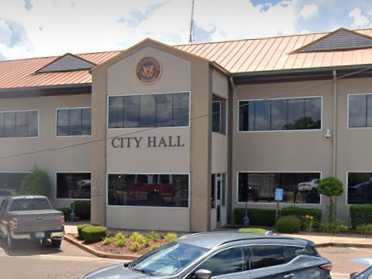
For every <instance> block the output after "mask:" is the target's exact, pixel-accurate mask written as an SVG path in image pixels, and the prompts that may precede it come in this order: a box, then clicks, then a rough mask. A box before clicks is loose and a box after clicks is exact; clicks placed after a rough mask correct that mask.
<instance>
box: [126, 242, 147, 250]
mask: <svg viewBox="0 0 372 279" xmlns="http://www.w3.org/2000/svg"><path fill="white" fill-rule="evenodd" d="M144 247H145V246H144V245H141V244H140V243H137V242H131V243H130V244H129V247H128V250H129V251H131V252H138V251H139V250H142V249H143V248H144Z"/></svg>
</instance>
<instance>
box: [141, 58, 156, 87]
mask: <svg viewBox="0 0 372 279" xmlns="http://www.w3.org/2000/svg"><path fill="white" fill-rule="evenodd" d="M136 73H137V78H138V79H139V80H140V81H143V82H153V81H155V80H157V79H158V78H159V76H160V64H159V62H158V61H157V60H156V59H155V58H153V57H144V58H142V59H141V60H140V61H139V62H138V64H137V69H136Z"/></svg>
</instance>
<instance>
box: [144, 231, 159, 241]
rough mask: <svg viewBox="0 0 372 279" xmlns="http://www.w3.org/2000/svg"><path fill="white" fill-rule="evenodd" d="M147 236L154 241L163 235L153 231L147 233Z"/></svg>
mask: <svg viewBox="0 0 372 279" xmlns="http://www.w3.org/2000/svg"><path fill="white" fill-rule="evenodd" d="M147 238H148V239H149V240H152V241H158V240H160V239H161V236H160V234H159V233H158V232H155V231H152V232H150V233H149V234H148V235H147Z"/></svg>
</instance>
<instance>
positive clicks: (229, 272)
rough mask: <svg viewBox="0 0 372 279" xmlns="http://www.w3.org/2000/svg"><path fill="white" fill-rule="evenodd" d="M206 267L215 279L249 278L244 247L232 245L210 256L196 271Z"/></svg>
mask: <svg viewBox="0 0 372 279" xmlns="http://www.w3.org/2000/svg"><path fill="white" fill-rule="evenodd" d="M200 269H205V270H209V271H210V272H211V273H212V278H213V279H225V278H226V279H234V278H239V279H240V278H247V279H248V274H246V270H247V267H246V262H245V257H244V252H243V249H242V247H232V248H227V249H225V250H222V251H219V252H216V253H215V254H213V255H211V256H209V257H208V258H207V259H206V260H204V262H203V263H201V264H200V265H199V266H198V267H197V268H196V269H195V270H194V271H197V270H200Z"/></svg>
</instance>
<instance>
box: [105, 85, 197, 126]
mask: <svg viewBox="0 0 372 279" xmlns="http://www.w3.org/2000/svg"><path fill="white" fill-rule="evenodd" d="M162 97H167V98H169V97H170V106H169V107H168V109H169V111H168V113H169V114H170V118H169V119H168V120H166V123H161V122H159V121H158V119H160V118H162V117H161V116H164V115H161V114H160V113H159V111H160V108H159V106H160V105H161V104H164V103H162V102H158V101H159V100H161V99H162ZM177 97H178V98H177ZM190 97H191V92H190V91H182V92H173V93H172V92H169V93H154V94H135V95H117V96H115V95H114V96H108V102H107V112H108V119H107V128H108V129H126V128H144V127H149V128H152V127H153V128H164V127H175V128H177V127H181V128H184V127H185V128H188V127H190V116H191V98H190ZM129 98H137V99H138V100H137V101H138V104H137V105H138V108H137V109H138V111H137V113H136V116H137V119H136V124H135V125H128V123H127V122H128V121H127V118H128V115H127V113H126V112H125V108H126V102H125V101H126V99H129ZM146 98H149V99H150V98H153V100H154V105H153V108H152V110H153V114H150V115H149V116H151V119H152V122H151V123H150V122H146V121H145V120H144V119H143V117H144V115H145V114H141V113H144V112H146V110H150V109H151V107H149V108H146V110H143V109H142V108H143V102H144V101H146ZM183 98H185V99H184V100H183ZM114 99H117V100H119V101H118V103H120V104H121V107H120V106H118V107H117V108H116V110H117V111H115V112H116V113H117V114H118V115H117V116H116V118H118V119H115V118H114V116H113V113H114V111H113V110H112V106H111V100H114ZM185 100H187V104H186V103H185V104H186V106H180V103H181V104H183V103H182V102H180V101H185ZM163 109H164V108H163ZM186 111H187V112H186ZM161 112H162V113H164V110H161ZM177 112H178V114H177ZM132 113H133V111H132ZM183 114H185V115H183ZM186 114H187V115H186ZM182 116H185V117H183V119H181V120H180V118H182ZM112 118H113V119H112ZM115 121H116V122H115ZM115 124H116V125H115Z"/></svg>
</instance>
